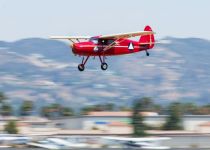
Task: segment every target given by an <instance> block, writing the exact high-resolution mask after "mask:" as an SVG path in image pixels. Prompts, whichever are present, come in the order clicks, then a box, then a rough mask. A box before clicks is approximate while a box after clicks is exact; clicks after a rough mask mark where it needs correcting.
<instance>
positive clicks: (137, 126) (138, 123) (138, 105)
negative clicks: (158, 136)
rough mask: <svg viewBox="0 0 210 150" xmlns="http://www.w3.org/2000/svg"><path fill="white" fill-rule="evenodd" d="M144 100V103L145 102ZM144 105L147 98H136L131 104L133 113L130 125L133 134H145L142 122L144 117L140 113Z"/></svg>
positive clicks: (144, 126)
mask: <svg viewBox="0 0 210 150" xmlns="http://www.w3.org/2000/svg"><path fill="white" fill-rule="evenodd" d="M145 102H146V103H145ZM145 105H147V100H146V101H145V98H142V99H139V100H136V101H135V102H134V104H133V115H132V125H133V129H134V132H133V135H134V136H137V137H139V136H146V135H147V134H146V132H145V129H146V125H145V124H144V117H143V116H142V115H141V113H140V112H142V111H143V110H144V109H145Z"/></svg>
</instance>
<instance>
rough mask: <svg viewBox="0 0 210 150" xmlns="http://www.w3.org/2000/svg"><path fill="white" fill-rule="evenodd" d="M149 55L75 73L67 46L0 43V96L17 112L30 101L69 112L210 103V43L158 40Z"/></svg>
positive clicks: (39, 41) (111, 61) (50, 42)
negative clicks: (138, 103)
mask: <svg viewBox="0 0 210 150" xmlns="http://www.w3.org/2000/svg"><path fill="white" fill-rule="evenodd" d="M162 41H164V42H163V43H162V44H158V45H157V46H156V47H155V48H154V49H152V50H151V51H150V54H151V55H150V57H147V56H146V55H145V53H144V52H141V53H135V54H131V55H123V56H114V57H108V59H107V60H106V61H107V63H108V64H109V68H108V70H107V71H102V70H101V69H100V63H99V60H98V58H95V60H93V59H90V61H89V62H88V63H87V66H86V70H85V71H84V72H79V71H78V69H77V65H78V64H79V63H80V62H81V59H82V58H80V57H75V56H74V55H73V54H72V53H71V49H70V46H69V45H68V43H64V42H62V41H55V40H48V39H41V38H28V39H22V40H18V41H15V42H5V41H0V91H3V92H5V94H6V96H7V97H8V98H9V101H10V102H11V103H12V104H13V105H14V106H15V107H16V106H18V105H19V104H20V102H21V101H22V100H32V101H34V102H35V103H36V105H37V108H39V107H40V106H44V105H47V104H48V103H54V102H57V103H61V104H64V105H68V106H70V107H73V108H80V107H82V106H87V105H92V104H100V103H114V104H116V105H119V106H124V105H130V104H131V103H132V100H134V99H137V98H141V97H151V98H153V99H154V100H155V101H156V102H158V103H164V104H167V103H170V102H173V101H180V102H196V103H198V104H206V103H209V102H210V98H209V97H210V41H208V40H205V39H199V38H173V37H166V38H164V39H162Z"/></svg>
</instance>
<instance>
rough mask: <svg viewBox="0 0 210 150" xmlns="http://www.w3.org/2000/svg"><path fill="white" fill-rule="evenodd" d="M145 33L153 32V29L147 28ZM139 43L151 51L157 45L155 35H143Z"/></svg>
mask: <svg viewBox="0 0 210 150" xmlns="http://www.w3.org/2000/svg"><path fill="white" fill-rule="evenodd" d="M144 31H152V28H151V27H150V26H146V27H145V28H144ZM139 43H140V44H141V45H147V48H148V49H151V48H153V47H154V45H155V37H154V34H151V35H142V36H141V37H140V39H139Z"/></svg>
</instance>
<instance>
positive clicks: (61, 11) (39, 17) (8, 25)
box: [0, 0, 210, 41]
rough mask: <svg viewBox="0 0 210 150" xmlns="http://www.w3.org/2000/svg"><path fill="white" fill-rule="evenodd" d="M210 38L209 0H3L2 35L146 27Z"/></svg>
mask: <svg viewBox="0 0 210 150" xmlns="http://www.w3.org/2000/svg"><path fill="white" fill-rule="evenodd" d="M145 25H150V26H151V27H152V28H153V30H154V31H155V32H156V37H157V38H158V39H160V38H164V37H166V36H172V37H181V38H188V37H197V38H204V39H208V40H210V0H101V1H100V0H0V27H1V28H0V40H1V41H15V40H19V39H23V38H29V37H41V38H48V37H49V36H51V35H90V36H91V35H92V36H95V35H102V34H113V33H122V32H133V31H141V30H143V28H144V26H145Z"/></svg>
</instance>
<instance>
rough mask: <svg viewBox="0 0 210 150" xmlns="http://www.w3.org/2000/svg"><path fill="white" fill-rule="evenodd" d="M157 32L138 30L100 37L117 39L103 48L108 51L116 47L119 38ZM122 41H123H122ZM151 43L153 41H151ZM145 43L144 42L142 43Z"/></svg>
mask: <svg viewBox="0 0 210 150" xmlns="http://www.w3.org/2000/svg"><path fill="white" fill-rule="evenodd" d="M152 34H155V32H153V31H137V32H129V33H120V34H110V35H102V36H100V37H99V39H115V41H114V42H113V43H111V44H110V45H108V46H107V47H105V48H104V49H103V51H107V50H109V49H110V48H112V47H114V46H115V45H116V44H117V42H118V41H119V39H122V38H123V39H126V38H131V37H136V36H143V35H152ZM121 42H122V41H121ZM150 44H151V43H150ZM142 45H144V44H142Z"/></svg>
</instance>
